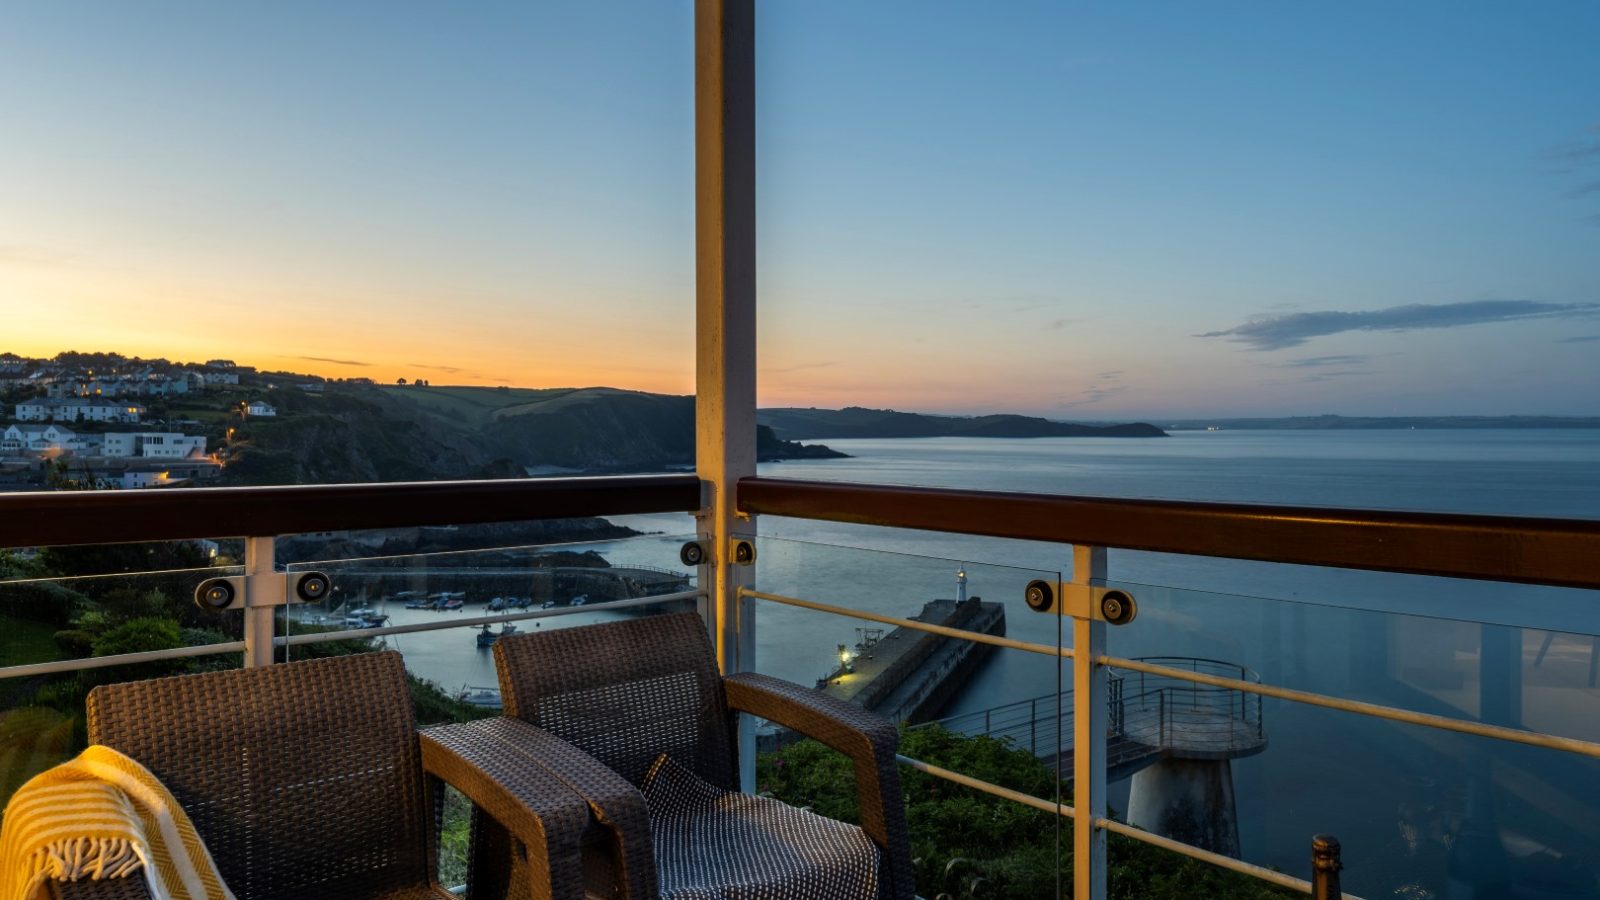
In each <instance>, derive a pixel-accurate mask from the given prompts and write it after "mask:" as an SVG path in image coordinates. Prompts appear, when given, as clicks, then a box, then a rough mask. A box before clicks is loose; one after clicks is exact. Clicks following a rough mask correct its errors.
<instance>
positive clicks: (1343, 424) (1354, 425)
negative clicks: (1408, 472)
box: [1165, 415, 1600, 431]
mask: <svg viewBox="0 0 1600 900" xmlns="http://www.w3.org/2000/svg"><path fill="white" fill-rule="evenodd" d="M1165 424H1166V427H1167V429H1168V430H1171V431H1215V430H1218V429H1227V430H1229V431H1252V430H1274V431H1315V430H1322V431H1327V430H1379V429H1399V430H1405V429H1419V430H1420V429H1443V428H1600V416H1334V415H1324V416H1284V417H1280V418H1271V419H1269V418H1258V419H1168V420H1165Z"/></svg>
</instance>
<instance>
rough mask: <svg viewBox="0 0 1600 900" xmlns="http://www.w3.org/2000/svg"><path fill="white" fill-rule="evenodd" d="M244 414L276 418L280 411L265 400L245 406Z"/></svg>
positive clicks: (251, 402)
mask: <svg viewBox="0 0 1600 900" xmlns="http://www.w3.org/2000/svg"><path fill="white" fill-rule="evenodd" d="M244 414H245V415H247V416H275V415H277V414H278V410H277V409H276V408H275V407H274V406H273V405H272V404H270V403H268V402H267V401H265V400H251V401H250V402H249V403H248V404H246V405H245V408H244Z"/></svg>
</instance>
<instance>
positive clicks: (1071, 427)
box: [756, 406, 1167, 441]
mask: <svg viewBox="0 0 1600 900" xmlns="http://www.w3.org/2000/svg"><path fill="white" fill-rule="evenodd" d="M756 421H757V422H759V423H760V424H762V425H766V426H770V427H771V428H772V432H773V434H775V435H776V436H777V437H779V438H781V439H783V440H787V441H810V440H819V439H824V438H831V439H839V438H914V437H993V438H1037V437H1121V438H1127V437H1135V438H1147V437H1167V433H1166V432H1165V431H1162V430H1161V429H1160V428H1157V427H1156V426H1154V425H1150V424H1146V423H1144V422H1130V423H1127V424H1122V425H1083V424H1078V423H1073V422H1055V421H1052V420H1050V419H1041V418H1037V417H1034V416H1016V415H989V416H932V415H925V414H923V413H908V412H898V411H896V410H892V409H866V408H864V407H860V406H848V407H845V408H844V409H815V408H799V407H778V408H773V409H763V410H759V411H758V412H757V413H756Z"/></svg>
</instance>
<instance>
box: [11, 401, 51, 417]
mask: <svg viewBox="0 0 1600 900" xmlns="http://www.w3.org/2000/svg"><path fill="white" fill-rule="evenodd" d="M53 406H54V404H52V403H50V402H48V401H44V400H34V401H31V402H28V403H18V404H17V420H18V421H21V422H48V421H50V411H51V408H52V407H53Z"/></svg>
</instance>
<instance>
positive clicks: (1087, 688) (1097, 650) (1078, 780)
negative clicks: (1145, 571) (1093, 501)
mask: <svg viewBox="0 0 1600 900" xmlns="http://www.w3.org/2000/svg"><path fill="white" fill-rule="evenodd" d="M1105 580H1106V548H1104V547H1086V546H1083V545H1081V544H1079V545H1074V546H1073V548H1072V581H1073V583H1074V584H1079V585H1097V586H1098V585H1103V584H1105ZM1069 612H1070V613H1071V615H1072V691H1073V695H1072V696H1073V702H1072V715H1073V751H1072V765H1073V788H1072V807H1073V810H1074V814H1073V820H1072V896H1073V897H1074V898H1076V900H1105V896H1106V833H1105V831H1103V830H1101V829H1100V828H1099V827H1098V826H1097V825H1096V824H1095V822H1096V820H1098V819H1101V818H1104V817H1105V815H1106V713H1107V710H1106V704H1105V703H1104V701H1103V700H1102V699H1101V698H1103V697H1105V696H1106V670H1105V667H1104V666H1102V665H1100V663H1099V662H1097V660H1098V659H1099V658H1100V657H1101V656H1104V655H1105V652H1106V623H1105V622H1103V621H1101V620H1099V619H1097V618H1095V617H1094V615H1093V613H1092V611H1091V610H1089V609H1071V610H1069Z"/></svg>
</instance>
